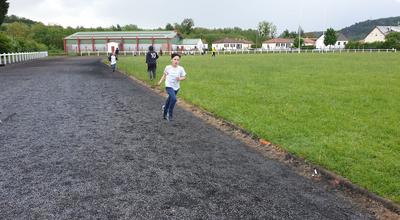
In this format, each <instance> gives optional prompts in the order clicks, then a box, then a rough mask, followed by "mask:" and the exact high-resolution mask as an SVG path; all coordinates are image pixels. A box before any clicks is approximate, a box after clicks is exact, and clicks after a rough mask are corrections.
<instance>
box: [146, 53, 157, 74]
mask: <svg viewBox="0 0 400 220" xmlns="http://www.w3.org/2000/svg"><path fill="white" fill-rule="evenodd" d="M157 59H158V54H157V52H155V51H154V47H153V46H150V47H149V51H148V52H147V54H146V63H147V72H148V73H149V78H150V80H153V79H155V78H156V70H157Z"/></svg>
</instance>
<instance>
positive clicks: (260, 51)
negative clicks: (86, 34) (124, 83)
mask: <svg viewBox="0 0 400 220" xmlns="http://www.w3.org/2000/svg"><path fill="white" fill-rule="evenodd" d="M174 52H178V53H180V54H184V55H205V54H211V53H212V52H211V51H205V52H203V53H201V52H200V51H164V52H163V54H171V53H174ZM268 53H282V54H284V53H287V54H288V53H321V54H322V53H397V50H396V49H329V50H328V49H307V50H298V49H281V50H265V49H255V50H224V51H217V52H216V54H217V55H221V54H225V55H229V54H268ZM80 55H81V56H103V55H106V56H108V55H109V53H108V52H107V51H95V52H93V51H81V52H80ZM119 55H123V56H144V55H146V51H120V52H119Z"/></svg>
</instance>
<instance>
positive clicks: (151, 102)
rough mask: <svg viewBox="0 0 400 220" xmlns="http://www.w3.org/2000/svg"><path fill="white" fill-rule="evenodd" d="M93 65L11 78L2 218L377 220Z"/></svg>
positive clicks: (4, 114)
mask: <svg viewBox="0 0 400 220" xmlns="http://www.w3.org/2000/svg"><path fill="white" fill-rule="evenodd" d="M163 101H164V98H163V97H160V96H159V95H158V94H156V93H154V92H152V91H150V90H149V89H147V88H144V87H142V86H140V85H139V84H136V83H135V82H132V81H130V80H128V79H127V78H126V77H125V76H123V75H121V74H118V73H116V74H112V73H111V72H110V70H109V69H107V68H106V67H105V66H104V65H102V64H101V63H100V61H99V60H98V59H94V58H56V59H47V60H41V61H34V62H30V63H26V64H18V65H11V66H6V67H1V68H0V112H1V113H0V120H2V123H1V124H0V176H1V179H0V216H1V218H3V219H74V218H84V219H97V218H99V219H250V218H251V219H369V218H373V217H372V216H371V215H370V214H368V213H367V212H366V211H364V210H362V209H361V208H359V207H357V206H355V205H354V204H351V203H350V201H348V200H347V199H346V198H343V197H341V196H338V195H337V194H335V193H334V192H329V190H326V189H325V188H324V187H323V186H321V185H318V184H316V183H313V182H311V181H310V180H308V179H306V178H304V177H301V176H299V175H297V174H295V172H294V171H292V170H291V169H290V168H288V167H286V166H285V165H282V164H280V163H278V162H276V161H274V160H269V159H266V158H265V157H263V156H262V155H260V154H259V153H257V152H256V151H254V150H252V149H250V148H248V147H247V146H246V145H245V144H244V143H242V142H240V141H238V140H236V139H234V138H232V137H230V136H228V135H226V134H224V133H223V132H221V131H219V130H217V129H216V128H214V127H212V126H210V125H208V124H206V123H204V122H202V121H201V120H200V119H198V118H196V117H194V116H193V115H192V114H191V113H189V112H186V111H184V110H183V109H181V108H179V107H178V108H177V109H176V112H175V116H176V118H175V121H174V122H172V123H171V124H169V123H167V122H166V121H164V120H162V119H161V109H160V106H161V105H162V103H163Z"/></svg>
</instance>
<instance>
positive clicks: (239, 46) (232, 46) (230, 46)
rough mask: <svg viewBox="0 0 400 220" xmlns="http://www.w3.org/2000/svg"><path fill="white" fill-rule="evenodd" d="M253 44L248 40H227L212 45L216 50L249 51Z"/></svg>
mask: <svg viewBox="0 0 400 220" xmlns="http://www.w3.org/2000/svg"><path fill="white" fill-rule="evenodd" d="M252 44H253V42H251V41H247V40H237V39H229V38H225V39H222V40H218V41H215V42H214V43H212V48H215V49H216V50H228V51H229V50H247V49H250V48H251V45H252Z"/></svg>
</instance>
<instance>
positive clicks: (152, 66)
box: [147, 63, 157, 71]
mask: <svg viewBox="0 0 400 220" xmlns="http://www.w3.org/2000/svg"><path fill="white" fill-rule="evenodd" d="M156 69H157V64H156V63H149V64H147V71H155V70H156Z"/></svg>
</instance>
